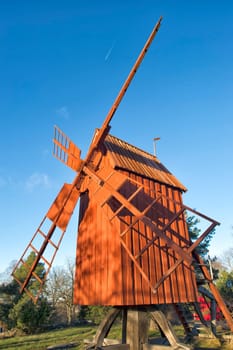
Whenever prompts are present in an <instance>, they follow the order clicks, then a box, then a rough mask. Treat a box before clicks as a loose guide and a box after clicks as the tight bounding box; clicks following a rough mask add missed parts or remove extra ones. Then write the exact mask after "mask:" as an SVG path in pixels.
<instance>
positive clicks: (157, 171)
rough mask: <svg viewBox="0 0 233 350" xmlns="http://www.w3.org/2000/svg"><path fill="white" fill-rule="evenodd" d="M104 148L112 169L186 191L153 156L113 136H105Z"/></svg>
mask: <svg viewBox="0 0 233 350" xmlns="http://www.w3.org/2000/svg"><path fill="white" fill-rule="evenodd" d="M104 144H105V147H106V149H107V151H108V153H109V154H110V157H111V160H112V161H113V167H114V168H118V169H123V170H128V171H130V172H133V173H135V174H137V175H141V176H143V177H146V178H148V179H151V180H155V181H158V182H160V183H164V184H167V185H170V186H173V187H176V188H179V189H181V190H182V191H186V190H187V189H186V187H185V186H184V185H183V184H182V183H181V182H180V181H179V180H178V179H177V178H176V177H175V176H174V175H173V174H172V173H171V172H170V171H169V170H168V169H167V168H166V167H165V166H164V165H163V164H162V163H161V162H160V161H159V159H158V158H157V157H155V156H154V155H152V154H150V153H147V152H145V151H143V150H141V149H139V148H137V147H135V146H133V145H130V144H129V143H127V142H125V141H123V140H120V139H118V138H117V137H115V136H112V135H109V134H108V135H107V137H106V139H105V141H104Z"/></svg>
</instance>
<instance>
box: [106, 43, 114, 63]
mask: <svg viewBox="0 0 233 350" xmlns="http://www.w3.org/2000/svg"><path fill="white" fill-rule="evenodd" d="M115 44H116V41H115V40H114V41H113V43H112V46H111V47H110V49H109V50H108V52H107V54H106V56H105V58H104V60H105V61H107V60H108V59H109V57H110V55H111V53H112V50H113V48H114V46H115Z"/></svg>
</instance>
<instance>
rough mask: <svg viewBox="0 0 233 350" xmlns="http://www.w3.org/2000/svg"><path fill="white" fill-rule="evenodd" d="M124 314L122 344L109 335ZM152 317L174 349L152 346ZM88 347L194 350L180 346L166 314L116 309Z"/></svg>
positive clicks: (156, 311) (126, 349)
mask: <svg viewBox="0 0 233 350" xmlns="http://www.w3.org/2000/svg"><path fill="white" fill-rule="evenodd" d="M120 313H122V341H121V343H120V344H119V343H117V341H114V340H110V339H107V335H108V333H109V331H110V329H111V327H112V325H113V323H114V321H115V320H116V318H117V316H118V315H119V314H120ZM148 313H150V315H151V318H152V320H153V321H154V322H155V324H156V325H157V326H158V327H159V329H160V332H161V336H162V338H163V340H165V339H166V340H167V341H168V343H169V344H170V345H161V344H152V343H148V329H149V318H148ZM85 343H86V350H91V349H109V350H110V349H111V350H156V349H176V350H181V349H182V350H190V349H191V348H190V347H188V346H187V345H185V344H182V343H180V342H179V340H178V338H177V336H176V334H175V333H174V330H173V328H172V326H171V325H170V323H169V322H168V320H167V319H166V317H165V315H164V313H163V312H162V311H159V310H157V309H155V308H153V307H132V308H130V307H127V308H120V307H115V308H113V309H112V310H110V311H109V313H108V314H107V315H106V317H105V318H104V319H103V321H102V322H101V324H100V325H99V327H98V329H97V332H96V335H95V336H94V339H93V341H91V342H90V341H86V342H85Z"/></svg>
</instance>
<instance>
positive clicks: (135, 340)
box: [126, 309, 149, 350]
mask: <svg viewBox="0 0 233 350" xmlns="http://www.w3.org/2000/svg"><path fill="white" fill-rule="evenodd" d="M148 327H149V320H148V317H147V312H146V311H142V310H137V309H129V310H128V314H127V334H126V343H127V344H129V346H130V349H133V350H142V349H143V344H144V343H146V342H147V339H148V335H147V334H148Z"/></svg>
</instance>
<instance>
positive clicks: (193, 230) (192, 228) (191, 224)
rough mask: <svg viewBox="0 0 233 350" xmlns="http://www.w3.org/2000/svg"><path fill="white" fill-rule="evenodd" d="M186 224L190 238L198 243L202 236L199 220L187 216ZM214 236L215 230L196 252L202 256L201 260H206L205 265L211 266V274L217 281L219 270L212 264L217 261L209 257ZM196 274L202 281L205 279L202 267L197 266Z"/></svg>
mask: <svg viewBox="0 0 233 350" xmlns="http://www.w3.org/2000/svg"><path fill="white" fill-rule="evenodd" d="M186 222H187V225H188V232H189V236H190V238H191V240H192V241H196V240H197V238H198V237H199V236H200V234H201V229H200V228H199V227H198V224H200V221H199V219H198V218H197V217H196V216H194V215H192V216H187V218H186ZM214 235H215V229H213V230H212V231H211V232H210V233H209V234H208V235H207V237H206V238H205V239H203V241H202V242H201V243H200V244H199V245H198V246H197V248H196V249H195V252H196V253H197V254H198V255H200V256H201V258H202V259H203V260H204V263H205V264H206V265H207V266H209V269H210V272H211V274H212V275H213V279H217V278H218V269H217V268H215V267H214V266H213V265H214V264H212V263H213V262H215V261H216V257H213V258H210V257H209V256H208V253H209V246H210V242H211V240H212V238H213V236H214ZM215 266H216V265H215ZM195 272H196V275H197V279H200V280H201V279H202V278H203V277H202V272H201V270H200V267H199V266H198V265H195Z"/></svg>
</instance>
